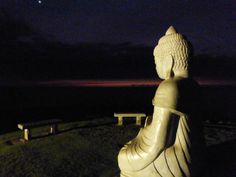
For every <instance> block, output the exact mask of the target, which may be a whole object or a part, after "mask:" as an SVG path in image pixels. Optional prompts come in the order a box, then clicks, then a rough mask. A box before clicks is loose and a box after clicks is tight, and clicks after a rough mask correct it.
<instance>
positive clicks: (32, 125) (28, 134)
mask: <svg viewBox="0 0 236 177" xmlns="http://www.w3.org/2000/svg"><path fill="white" fill-rule="evenodd" d="M60 122H61V120H60V119H50V120H43V121H38V122H29V123H19V124H17V127H18V128H19V129H20V130H23V131H24V140H26V141H29V140H30V139H31V132H30V129H31V128H36V127H41V126H45V125H49V126H50V134H56V132H57V125H58V124H59V123H60Z"/></svg>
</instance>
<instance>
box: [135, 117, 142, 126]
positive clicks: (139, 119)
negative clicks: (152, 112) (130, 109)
mask: <svg viewBox="0 0 236 177" xmlns="http://www.w3.org/2000/svg"><path fill="white" fill-rule="evenodd" d="M136 125H141V117H140V116H137V117H136Z"/></svg>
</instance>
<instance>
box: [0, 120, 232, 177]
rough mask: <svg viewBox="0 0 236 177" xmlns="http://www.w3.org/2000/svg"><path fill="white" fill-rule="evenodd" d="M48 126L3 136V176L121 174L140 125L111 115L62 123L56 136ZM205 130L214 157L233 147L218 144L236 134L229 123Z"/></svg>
mask: <svg viewBox="0 0 236 177" xmlns="http://www.w3.org/2000/svg"><path fill="white" fill-rule="evenodd" d="M47 129H48V127H42V128H37V129H34V130H33V135H34V136H35V137H36V138H35V139H33V140H32V141H29V142H28V143H22V142H19V141H18V140H19V138H20V137H21V136H22V134H21V132H20V131H17V132H12V133H8V134H5V135H1V136H0V177H114V176H117V174H119V169H118V166H117V154H118V152H119V149H120V148H121V147H122V146H123V144H124V143H126V142H127V141H128V140H131V139H132V138H134V136H135V135H136V134H137V132H138V130H139V127H137V126H134V125H132V124H130V125H126V126H122V127H117V126H116V125H115V120H114V118H110V119H109V118H108V119H103V120H95V121H88V122H86V121H84V122H74V123H67V124H62V125H60V126H59V129H60V131H61V132H60V133H59V134H57V135H55V136H47V135H46V134H42V132H47ZM219 130H220V131H219ZM205 134H206V135H207V136H206V140H207V144H208V148H211V152H213V153H211V154H210V156H212V157H214V156H215V155H216V154H217V153H219V152H221V153H225V152H224V148H228V149H227V150H229V149H230V148H232V146H230V145H227V147H225V146H223V147H220V148H221V149H220V148H218V146H216V145H217V144H218V145H219V144H220V145H221V146H222V144H224V143H225V141H228V142H229V141H233V139H235V138H236V131H235V130H233V129H230V128H229V127H226V128H224V129H222V128H221V129H219V127H214V126H209V125H208V126H206V128H205ZM222 151H223V152H222ZM232 151H234V150H233V149H232ZM214 153H216V154H214ZM225 155H227V153H226V154H225ZM225 155H224V156H225ZM214 158H215V157H214ZM219 160H221V159H219ZM228 160H230V159H228ZM215 165H216V166H217V165H219V166H220V164H215ZM212 169H213V171H214V168H212ZM224 169H225V168H224ZM224 169H223V170H224ZM234 172H235V171H234ZM222 173H224V172H223V171H222ZM232 173H233V172H232ZM215 174H216V173H211V175H212V176H214V175H215ZM224 174H225V173H224ZM226 176H227V175H226V174H225V175H224V177H226ZM214 177H217V176H216V175H215V176H214ZM222 177H223V176H222ZM231 177H232V175H231Z"/></svg>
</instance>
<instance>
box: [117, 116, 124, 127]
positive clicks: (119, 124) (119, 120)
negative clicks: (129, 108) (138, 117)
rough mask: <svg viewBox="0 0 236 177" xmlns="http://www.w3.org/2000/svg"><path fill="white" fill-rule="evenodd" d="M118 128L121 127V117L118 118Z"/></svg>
mask: <svg viewBox="0 0 236 177" xmlns="http://www.w3.org/2000/svg"><path fill="white" fill-rule="evenodd" d="M117 125H118V126H122V125H123V117H118V124H117Z"/></svg>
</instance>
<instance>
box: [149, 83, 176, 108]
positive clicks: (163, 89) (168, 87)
mask: <svg viewBox="0 0 236 177" xmlns="http://www.w3.org/2000/svg"><path fill="white" fill-rule="evenodd" d="M178 95H179V89H178V83H177V81H176V80H174V79H168V80H165V81H163V82H161V84H160V85H159V87H158V88H157V90H156V94H155V96H154V98H153V105H154V106H158V107H163V108H171V109H176V106H177V102H178Z"/></svg>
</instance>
